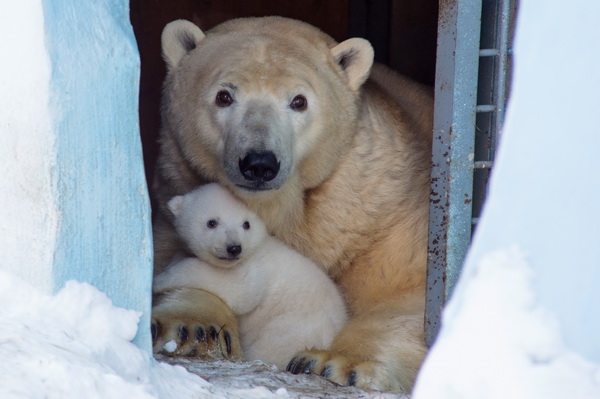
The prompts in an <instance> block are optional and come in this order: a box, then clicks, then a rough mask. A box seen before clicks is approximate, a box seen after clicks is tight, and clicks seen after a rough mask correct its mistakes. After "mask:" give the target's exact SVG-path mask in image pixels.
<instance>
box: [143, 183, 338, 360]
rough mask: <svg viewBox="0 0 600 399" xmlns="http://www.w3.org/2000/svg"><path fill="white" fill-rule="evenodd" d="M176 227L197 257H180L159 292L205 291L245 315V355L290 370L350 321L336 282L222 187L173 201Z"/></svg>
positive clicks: (157, 285)
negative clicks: (294, 359) (302, 353)
mask: <svg viewBox="0 0 600 399" xmlns="http://www.w3.org/2000/svg"><path fill="white" fill-rule="evenodd" d="M168 206H169V208H170V210H171V212H172V213H173V215H174V216H175V228H176V230H177V232H178V234H179V235H180V237H182V239H183V240H184V241H185V243H186V244H187V246H188V249H189V250H190V251H191V253H192V254H193V255H195V256H196V257H184V256H183V255H180V256H177V257H176V258H175V259H174V260H173V262H171V264H170V265H169V266H168V267H167V268H166V270H165V271H163V272H162V273H161V274H159V275H158V276H156V277H155V279H154V291H155V292H161V291H164V290H167V289H171V288H175V287H190V288H200V289H204V290H206V291H209V292H211V293H213V294H215V295H217V296H218V297H219V298H221V299H222V300H223V301H224V302H225V303H226V304H227V305H228V306H229V307H231V309H232V310H233V312H234V313H235V314H236V315H237V316H238V317H239V323H240V340H241V346H242V351H243V352H244V357H245V358H246V359H247V360H256V359H260V360H262V361H265V362H267V363H273V364H275V365H277V366H278V367H280V368H284V367H285V366H286V365H287V364H288V362H289V361H290V360H291V359H292V357H293V355H294V354H295V353H296V352H298V351H300V350H305V349H311V348H314V349H325V348H328V347H329V346H330V345H331V342H332V340H333V338H334V337H335V335H336V333H337V332H338V331H339V330H340V329H341V327H342V326H343V325H344V324H345V323H346V320H347V313H346V308H345V304H344V301H343V299H342V296H341V294H340V292H339V291H338V289H337V287H336V286H335V284H334V283H333V282H332V281H331V280H330V279H329V277H328V276H327V275H326V274H325V273H324V272H323V271H322V270H321V269H320V268H318V267H317V266H316V265H315V264H314V263H313V262H312V261H311V260H309V259H308V258H306V257H305V256H303V255H301V254H300V253H298V252H296V251H294V250H293V249H291V248H290V247H288V246H287V245H285V244H284V243H282V242H281V241H279V240H277V239H275V238H273V237H271V236H269V235H268V233H267V230H266V227H265V225H264V223H263V222H262V221H261V220H260V218H259V217H258V216H256V214H254V213H253V212H251V211H250V210H249V209H248V208H247V207H246V206H245V205H243V204H242V203H241V202H240V201H238V200H237V199H236V198H234V197H233V195H232V194H230V193H229V192H228V191H227V190H226V189H224V188H223V187H221V186H219V185H217V184H208V185H205V186H202V187H200V188H198V189H196V190H194V191H191V192H189V193H188V194H185V195H183V196H176V197H174V198H173V199H172V200H171V201H169V204H168Z"/></svg>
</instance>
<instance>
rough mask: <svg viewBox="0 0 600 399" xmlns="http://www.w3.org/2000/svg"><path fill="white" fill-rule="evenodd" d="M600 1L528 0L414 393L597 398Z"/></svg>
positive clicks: (441, 397)
mask: <svg viewBox="0 0 600 399" xmlns="http://www.w3.org/2000/svg"><path fill="white" fill-rule="evenodd" d="M598 15H600V2H598V1H596V0H577V1H573V2H569V4H568V5H565V3H564V2H563V1H560V0H521V1H520V2H519V10H518V14H517V29H516V36H515V37H516V38H515V48H514V75H513V86H512V88H511V98H510V101H509V104H508V109H507V116H506V123H505V126H504V131H503V135H502V138H501V143H500V148H499V153H498V156H497V159H496V162H495V166H494V169H493V174H492V178H491V182H490V188H489V195H488V199H487V202H486V204H485V209H484V212H483V215H482V217H481V220H480V223H479V225H478V227H477V231H476V232H475V237H474V241H473V245H472V247H471V249H470V252H469V254H468V257H467V260H466V263H465V265H464V269H463V271H462V275H461V277H460V280H459V282H458V284H457V285H456V288H455V291H454V294H453V297H452V298H451V300H450V302H449V303H448V305H447V307H446V309H445V311H444V315H443V321H442V328H441V331H440V334H439V337H438V339H437V341H436V343H435V345H434V346H433V348H432V349H431V351H430V354H429V356H428V358H427V359H426V362H425V364H424V366H423V368H422V370H421V373H420V375H419V378H418V381H417V384H416V387H415V390H414V392H413V398H415V399H429V398H436V399H451V398H461V399H470V398H473V399H475V398H507V397H510V398H523V399H525V398H527V399H538V398H544V399H553V398H577V399H579V398H581V399H588V398H590V399H591V398H600V340H598V330H599V329H600V318H599V317H598V315H599V314H600V290H598V286H599V285H600V245H598V243H600V229H598V227H597V226H598V223H599V222H600V207H598V197H599V196H600V184H598V177H597V174H596V173H595V172H594V171H595V170H596V169H597V165H596V164H597V161H596V159H597V151H598V148H599V147H600V128H599V127H598V126H599V125H598V123H597V120H596V119H597V112H598V109H600V97H599V96H598V94H597V88H599V87H600V74H598V64H599V63H600V53H599V52H598V51H590V46H591V45H592V44H593V43H598V42H600V25H598V23H597V16H598Z"/></svg>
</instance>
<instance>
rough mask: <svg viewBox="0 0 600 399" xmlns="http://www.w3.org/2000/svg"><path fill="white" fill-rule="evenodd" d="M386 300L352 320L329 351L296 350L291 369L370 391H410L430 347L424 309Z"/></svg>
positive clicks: (288, 369) (289, 365) (295, 372)
mask: <svg viewBox="0 0 600 399" xmlns="http://www.w3.org/2000/svg"><path fill="white" fill-rule="evenodd" d="M382 305H383V306H378V307H377V309H374V310H372V311H370V312H366V313H365V314H362V315H360V316H358V317H354V318H353V319H351V320H350V321H349V322H348V324H347V325H346V326H345V327H344V328H343V329H342V330H341V331H340V332H339V333H338V335H337V336H336V337H335V340H334V342H333V343H332V345H331V348H330V349H329V350H306V351H302V352H300V353H298V354H296V356H294V358H293V359H292V360H291V361H290V363H289V364H288V367H287V371H290V372H292V373H294V374H299V373H307V374H308V373H314V374H318V375H321V376H323V377H325V378H327V379H329V380H331V381H333V382H336V383H338V384H340V385H352V386H356V387H358V388H361V389H365V390H378V391H391V392H399V393H409V392H410V391H411V390H412V387H413V384H414V382H415V378H416V375H417V372H418V370H419V367H420V366H421V363H422V361H423V358H424V357H425V354H426V352H427V350H426V347H425V344H424V333H423V310H422V309H420V307H419V309H406V306H403V304H400V303H397V302H396V301H390V302H388V303H386V304H382Z"/></svg>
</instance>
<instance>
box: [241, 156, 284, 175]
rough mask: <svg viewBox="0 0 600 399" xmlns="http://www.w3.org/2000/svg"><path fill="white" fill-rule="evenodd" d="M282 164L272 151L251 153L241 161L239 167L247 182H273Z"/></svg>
mask: <svg viewBox="0 0 600 399" xmlns="http://www.w3.org/2000/svg"><path fill="white" fill-rule="evenodd" d="M279 166H280V162H279V161H277V157H275V154H273V153H272V152H270V151H267V152H254V151H252V152H249V153H248V155H246V156H245V157H244V159H240V162H239V167H240V172H242V176H244V178H245V179H246V180H251V181H256V180H261V181H271V180H273V179H274V178H275V177H277V173H279Z"/></svg>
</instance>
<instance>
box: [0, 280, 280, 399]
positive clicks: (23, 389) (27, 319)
mask: <svg viewBox="0 0 600 399" xmlns="http://www.w3.org/2000/svg"><path fill="white" fill-rule="evenodd" d="M139 318H140V313H139V312H135V311H131V310H126V309H121V308H117V307H115V306H113V304H112V302H111V301H110V299H109V298H108V297H107V296H106V295H104V294H103V293H101V292H100V291H98V290H97V289H96V288H94V287H93V286H91V285H89V284H85V283H78V282H75V281H69V282H67V284H66V285H65V287H64V288H63V289H62V290H61V291H60V292H58V293H57V294H56V295H55V296H49V295H46V294H43V293H41V292H39V291H37V289H36V288H34V287H33V286H31V285H30V284H28V283H26V282H25V281H23V280H21V279H20V278H18V277H16V276H14V275H12V274H9V273H8V272H6V271H3V270H0V398H11V399H13V398H47V399H52V398H60V399H70V398H73V399H81V398H86V399H87V398H89V399H93V398H107V399H119V398H123V399H147V398H178V399H185V398H206V397H210V398H281V397H288V395H287V393H286V390H285V389H279V390H277V391H276V392H275V393H272V392H271V391H270V390H268V389H266V388H264V387H253V388H248V389H238V390H236V389H232V390H226V389H222V388H218V387H215V386H214V385H212V384H210V383H208V382H206V381H205V380H203V379H202V378H200V377H198V376H196V375H194V374H191V373H188V372H187V371H186V370H185V369H184V368H183V367H180V366H171V365H168V364H165V363H159V362H156V361H154V360H153V359H152V358H150V357H149V355H148V354H146V352H144V351H142V350H140V349H138V347H137V346H135V345H134V344H132V343H131V342H130V340H131V339H132V338H133V337H134V336H135V334H136V330H137V323H138V321H139Z"/></svg>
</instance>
